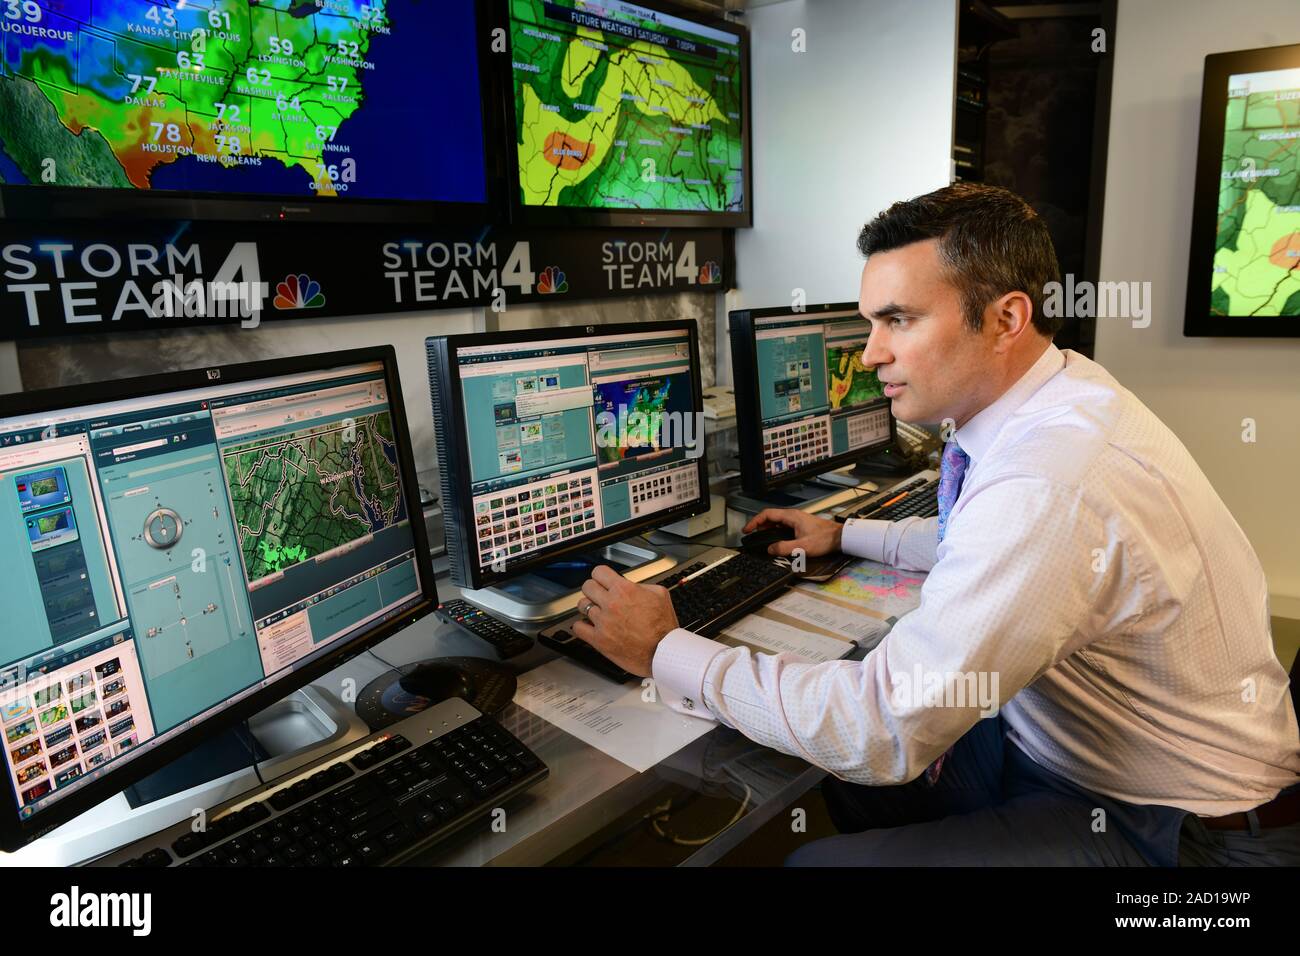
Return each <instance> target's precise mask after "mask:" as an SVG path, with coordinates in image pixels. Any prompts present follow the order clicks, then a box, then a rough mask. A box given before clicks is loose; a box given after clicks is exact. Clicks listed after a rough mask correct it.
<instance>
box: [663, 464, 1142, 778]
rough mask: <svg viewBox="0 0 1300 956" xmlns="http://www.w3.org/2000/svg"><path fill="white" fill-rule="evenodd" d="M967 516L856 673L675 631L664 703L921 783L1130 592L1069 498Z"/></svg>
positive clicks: (850, 666) (999, 495)
mask: <svg viewBox="0 0 1300 956" xmlns="http://www.w3.org/2000/svg"><path fill="white" fill-rule="evenodd" d="M961 505H962V507H961V510H960V512H959V513H957V514H955V516H954V518H953V520H952V522H951V524H950V525H949V527H948V534H947V536H946V537H945V539H944V542H943V545H942V546H941V550H942V554H941V555H940V557H941V560H939V561H938V562H937V563H936V564H935V566H934V570H933V571H932V572H931V573H930V576H929V578H928V579H927V581H926V582H925V585H924V587H923V589H922V594H923V600H922V603H921V606H920V607H919V608H918V609H917V610H915V611H913V612H912V613H910V614H908V615H906V616H905V617H903V618H902V619H901V620H900V621H899V622H898V623H897V624H896V625H895V626H894V628H893V630H892V631H891V632H890V633H889V634H888V635H887V636H886V637H885V639H884V640H883V641H881V643H880V644H879V645H878V646H877V647H876V648H875V649H874V650H873V651H872V652H871V653H869V654H868V655H867V657H866V658H865V659H864V660H863V661H860V662H850V661H831V662H827V663H823V664H813V663H810V662H807V661H804V660H801V659H800V658H798V657H796V656H795V655H791V654H775V655H774V654H755V653H753V652H751V651H750V650H749V649H748V648H722V647H719V645H717V644H716V643H714V642H713V641H708V640H705V639H704V638H701V637H699V636H697V635H694V634H691V633H689V632H687V631H684V630H681V629H677V630H674V631H673V632H671V633H670V634H669V635H668V637H666V638H665V639H664V640H663V641H662V642H660V644H659V646H658V648H657V649H656V652H655V656H654V660H653V674H654V677H655V681H656V686H657V689H658V692H659V694H660V695H661V697H662V698H663V700H664V701H665V702H666V703H668V704H669V705H670V706H672V707H673V708H674V709H676V710H679V711H681V712H684V713H694V714H698V715H700V716H713V717H716V718H717V719H718V720H720V721H721V722H722V723H724V724H726V725H728V726H730V727H734V728H736V729H738V730H740V731H741V732H743V733H744V734H745V735H746V736H748V737H750V738H752V739H753V740H756V741H758V742H759V743H763V744H766V745H768V746H770V747H774V748H775V749H778V750H782V751H785V752H786V753H791V754H795V755H796V756H800V757H802V758H804V759H805V760H808V761H809V762H810V763H813V764H815V765H817V766H819V767H822V768H824V769H826V770H828V771H830V772H831V773H833V774H835V775H836V776H838V777H840V778H842V779H845V780H849V781H852V782H855V783H864V784H896V783H903V782H906V781H908V780H911V779H913V778H915V777H916V776H917V775H919V774H920V773H921V771H922V770H924V769H925V767H926V766H928V765H929V764H930V763H931V762H932V761H933V760H934V759H935V758H936V757H938V756H939V755H940V754H941V753H943V752H944V751H945V750H946V749H947V748H948V747H949V746H951V745H952V744H953V743H954V742H955V741H956V740H957V739H958V738H959V737H961V735H962V734H964V733H965V732H966V731H967V730H968V729H969V728H970V727H971V726H973V725H974V723H975V721H976V720H978V719H979V718H980V717H981V716H991V713H992V712H994V708H996V707H999V706H1001V704H1003V703H1005V702H1006V701H1007V700H1009V699H1010V698H1011V697H1013V696H1015V694H1016V693H1017V692H1019V691H1020V689H1021V688H1023V687H1025V686H1027V685H1028V684H1030V683H1032V682H1033V681H1034V680H1035V679H1036V678H1037V677H1038V676H1039V675H1041V674H1042V673H1043V672H1044V671H1046V670H1047V669H1048V668H1050V667H1051V666H1053V665H1054V664H1056V663H1057V662H1058V661H1060V660H1062V659H1063V658H1065V657H1067V656H1068V655H1069V654H1072V653H1073V652H1074V651H1075V650H1077V649H1078V647H1080V646H1082V645H1083V644H1084V643H1086V641H1087V637H1086V635H1087V634H1088V633H1090V632H1091V628H1090V626H1089V625H1090V621H1089V612H1090V610H1091V609H1092V607H1093V606H1094V605H1095V604H1096V603H1097V599H1098V596H1099V595H1102V594H1105V593H1106V591H1107V589H1108V588H1114V587H1117V586H1122V585H1123V583H1124V582H1121V581H1118V580H1117V575H1118V573H1119V570H1118V569H1121V568H1123V567H1125V564H1124V562H1123V560H1122V557H1123V556H1122V554H1121V541H1120V537H1119V535H1118V534H1116V533H1114V531H1113V530H1111V531H1110V533H1109V534H1108V529H1107V527H1105V526H1104V525H1103V523H1102V521H1101V520H1100V519H1099V518H1098V516H1097V515H1096V514H1095V513H1094V512H1093V511H1092V510H1091V509H1090V508H1088V507H1087V506H1086V505H1085V504H1084V503H1083V501H1082V500H1081V498H1080V496H1079V494H1078V492H1077V491H1075V490H1072V489H1067V488H1063V487H1061V486H1058V485H1055V484H1052V483H1050V482H1047V481H1045V480H1042V479H1038V478H1030V477H1024V478H1010V479H1004V480H1002V481H999V482H996V483H993V484H990V485H985V486H983V487H982V488H980V489H979V490H978V491H977V492H976V493H975V494H973V495H972V496H971V497H970V499H969V500H965V501H962V502H961ZM1098 548H1100V549H1101V550H1102V551H1103V553H1104V558H1103V559H1101V560H1099V558H1098V556H1097V555H1096V554H1095V553H1094V549H1098ZM1096 568H1101V569H1102V570H1100V571H1098V570H1095V569H1096ZM936 695H937V699H936Z"/></svg>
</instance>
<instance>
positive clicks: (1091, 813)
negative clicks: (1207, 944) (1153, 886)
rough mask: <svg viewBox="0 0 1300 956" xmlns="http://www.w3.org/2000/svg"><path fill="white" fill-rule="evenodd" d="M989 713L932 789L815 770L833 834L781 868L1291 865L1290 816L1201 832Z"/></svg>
mask: <svg viewBox="0 0 1300 956" xmlns="http://www.w3.org/2000/svg"><path fill="white" fill-rule="evenodd" d="M1005 730H1006V725H1005V723H1004V722H1003V720H1002V718H1001V717H1000V716H998V717H990V718H988V719H985V720H981V721H979V722H978V723H977V724H976V725H975V726H974V727H973V728H971V730H970V731H968V732H967V733H966V735H965V736H964V737H962V738H961V740H959V741H958V742H957V744H956V746H955V747H954V748H953V753H952V756H950V757H949V758H948V759H947V760H946V761H945V762H944V765H943V772H942V773H941V774H940V776H939V780H938V782H937V783H936V784H935V785H934V786H933V787H932V786H930V785H929V784H928V783H926V781H925V778H924V776H922V777H919V778H917V779H916V780H914V781H912V782H911V783H907V784H902V785H900V786H893V787H864V786H858V785H856V784H849V783H844V782H843V781H841V780H837V779H835V778H827V780H826V781H825V782H824V783H823V785H822V795H823V796H824V798H825V800H826V805H827V807H828V808H829V810H830V814H831V819H832V821H833V822H834V823H835V826H836V828H837V829H838V830H840V832H841V835H840V836H835V837H829V838H827V839H824V840H818V841H816V842H814V843H810V844H808V845H807V846H805V847H802V848H800V849H799V850H797V851H796V852H795V853H793V854H792V855H791V856H790V858H789V859H788V860H787V861H786V863H787V865H788V866H1148V865H1155V866H1175V865H1178V864H1179V862H1180V861H1181V862H1182V863H1183V864H1184V865H1188V864H1192V865H1196V864H1211V865H1213V864H1219V865H1222V864H1228V863H1257V864H1291V865H1295V864H1296V863H1300V824H1297V825H1293V826H1289V827H1283V828H1276V829H1273V830H1262V831H1258V830H1257V831H1255V832H1253V833H1252V832H1247V831H1209V830H1207V829H1206V828H1205V826H1204V825H1202V824H1201V823H1200V822H1199V821H1198V820H1197V819H1196V817H1195V816H1194V815H1190V814H1188V813H1187V812H1186V811H1183V810H1177V809H1175V808H1173V807H1164V806H1154V805H1152V806H1135V805H1133V804H1127V803H1122V802H1120V801H1116V800H1112V799H1110V798H1108V797H1103V796H1100V795H1099V794H1095V793H1092V792H1091V791H1088V790H1084V789H1083V788H1082V787H1078V786H1076V785H1074V784H1073V783H1071V782H1070V781H1068V780H1066V779H1064V778H1063V777H1061V776H1060V775H1058V774H1055V773H1052V772H1051V771H1049V770H1047V769H1045V768H1043V767H1041V766H1039V765H1038V764H1036V763H1035V762H1034V761H1033V760H1032V759H1031V758H1030V757H1029V756H1027V755H1026V754H1025V753H1024V752H1023V751H1022V750H1021V749H1020V748H1019V747H1017V746H1016V745H1015V744H1014V743H1012V742H1011V741H1010V740H1008V739H1006V737H1005Z"/></svg>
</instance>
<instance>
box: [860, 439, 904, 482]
mask: <svg viewBox="0 0 1300 956" xmlns="http://www.w3.org/2000/svg"><path fill="white" fill-rule="evenodd" d="M916 470H917V468H916V466H915V465H914V464H912V463H911V462H909V461H908V460H907V456H906V455H904V454H903V453H902V452H901V451H900V450H899V449H898V447H897V446H894V445H891V446H890V447H888V448H882V449H880V451H878V452H874V453H873V454H870V455H864V456H863V457H862V458H860V459H858V463H857V465H855V466H854V468H853V470H852V471H850V472H849V474H850V475H852V476H853V477H855V478H858V479H862V478H906V477H907V476H908V475H911V474H913V473H914V472H916Z"/></svg>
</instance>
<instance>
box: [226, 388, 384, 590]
mask: <svg viewBox="0 0 1300 956" xmlns="http://www.w3.org/2000/svg"><path fill="white" fill-rule="evenodd" d="M222 462H223V465H224V468H225V473H226V483H227V485H228V486H229V488H230V500H231V503H232V506H233V514H234V518H235V526H236V528H237V529H238V535H239V548H240V551H241V553H242V554H243V559H244V570H245V573H246V575H247V578H248V581H249V582H250V583H252V582H255V581H259V580H261V579H263V578H266V577H269V576H271V575H274V574H278V573H280V572H282V571H284V570H285V569H286V568H289V567H292V566H293V565H296V564H300V563H302V562H303V561H309V560H311V559H313V558H316V557H318V556H320V555H322V554H325V553H327V552H330V551H334V550H335V549H338V548H341V547H343V546H344V545H347V544H349V543H351V542H353V541H356V540H357V539H359V538H362V537H365V536H367V535H374V534H376V533H378V532H380V531H382V530H384V529H385V528H391V527H393V526H394V525H396V524H398V523H400V522H402V521H404V520H405V519H406V506H405V503H404V501H403V498H402V494H401V483H400V480H399V472H398V463H397V446H396V444H395V443H394V441H393V426H392V421H391V420H390V418H389V413H388V412H377V413H375V414H371V415H365V416H360V417H357V418H355V419H351V420H346V421H341V422H335V423H333V424H330V425H321V426H316V427H313V428H307V429H304V430H301V431H297V432H291V433H289V434H285V435H277V436H275V437H274V438H263V439H257V440H255V441H250V442H247V443H244V444H238V445H231V446H230V447H228V448H226V449H224V450H223V451H222Z"/></svg>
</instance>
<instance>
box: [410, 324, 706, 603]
mask: <svg viewBox="0 0 1300 956" xmlns="http://www.w3.org/2000/svg"><path fill="white" fill-rule="evenodd" d="M683 330H684V331H686V332H687V333H688V335H689V347H690V352H691V361H690V363H689V364H690V371H691V388H692V391H693V396H692V398H693V402H692V406H693V408H694V409H695V410H696V411H697V412H699V415H700V417H699V419H698V421H699V422H700V424H701V434H700V435H699V440H700V442H701V446H702V447H701V453H700V456H699V457H698V458H697V459H696V460H695V461H696V469H697V472H698V473H697V476H696V477H697V480H698V484H699V496H698V497H697V498H696V499H695V500H694V501H691V502H686V503H684V504H680V505H675V506H674V507H672V508H668V509H665V510H663V511H656V512H654V513H653V514H649V515H646V516H645V517H642V518H636V519H633V520H631V521H625V522H622V523H620V524H618V525H616V526H613V527H605V528H601V529H600V530H599V531H596V532H592V533H591V534H589V535H584V536H582V537H577V538H571V539H569V543H568V544H564V543H560V544H558V545H556V546H554V547H547V548H545V549H541V550H540V551H539V552H538V553H536V554H535V555H534V556H533V557H530V558H528V559H525V560H521V561H518V562H514V563H511V564H510V565H509V567H508V568H507V570H505V571H503V572H498V571H492V570H491V569H488V570H487V571H484V569H483V568H482V567H480V564H479V560H478V551H477V548H476V547H475V546H474V545H475V542H477V540H478V539H477V537H476V536H475V530H474V529H475V524H474V497H473V491H472V484H473V482H472V481H471V480H470V478H469V470H468V469H469V461H470V458H469V435H468V433H467V430H466V428H465V423H466V419H465V405H464V392H463V390H462V389H461V386H460V381H461V378H460V366H459V363H458V362H457V361H456V350H457V349H458V348H461V347H464V346H483V345H515V344H520V345H528V344H529V343H532V342H541V341H548V340H551V339H573V340H575V341H581V340H582V339H585V338H589V337H592V336H603V335H625V334H629V333H632V334H635V333H644V332H646V331H665V332H667V331H683ZM430 338H431V339H441V340H443V341H444V342H445V346H444V348H445V349H446V362H447V370H448V375H447V379H448V380H447V387H446V393H445V394H446V399H447V401H449V402H450V404H451V413H452V416H451V424H452V425H453V427H450V428H449V427H447V426H448V424H449V423H448V422H447V420H446V416H445V415H444V418H443V421H440V422H438V423H437V426H438V427H437V433H438V434H437V440H438V441H439V442H443V441H445V440H446V436H447V435H448V433H451V438H452V444H450V445H448V446H444V448H445V451H446V452H447V453H448V455H447V459H446V460H447V462H448V466H449V467H450V468H452V469H453V470H457V471H459V470H461V469H463V470H464V471H463V473H464V474H465V476H466V477H465V480H464V481H461V482H459V483H458V484H459V488H458V489H457V491H458V494H456V495H455V498H456V500H455V502H454V507H455V508H456V516H455V518H454V520H456V521H459V522H460V530H461V532H462V534H461V538H462V541H461V545H460V548H461V551H462V553H461V555H460V556H459V560H460V562H461V563H463V565H464V569H465V571H467V572H468V573H467V574H466V578H467V580H466V581H465V582H463V583H462V582H458V583H462V584H463V586H465V587H470V588H473V589H474V590H479V589H481V588H485V587H490V586H492V585H494V584H498V583H501V582H504V581H509V580H511V579H512V578H517V577H519V576H520V575H523V574H526V573H528V572H529V571H531V570H533V569H534V568H539V567H543V566H545V565H547V564H550V563H552V562H554V561H557V560H559V559H561V558H563V557H565V556H566V555H572V554H577V553H580V552H583V551H591V550H594V549H596V548H598V547H600V546H601V545H603V544H608V543H611V542H614V541H621V540H624V539H626V538H629V537H633V536H635V535H637V534H638V533H640V532H642V531H644V530H646V529H647V528H653V527H658V526H660V525H665V524H671V523H673V522H674V521H679V520H681V519H683V518H689V517H692V516H694V515H698V514H703V513H704V512H706V511H708V510H709V465H708V461H709V456H708V451H707V449H706V448H705V447H704V435H703V433H702V428H703V421H704V418H703V409H704V395H703V387H702V386H701V384H700V368H701V365H702V364H703V362H702V357H701V355H700V347H699V328H698V326H697V325H696V324H695V322H694V321H693V320H691V319H674V320H670V321H666V322H636V323H633V322H620V323H614V324H609V325H587V326H564V327H559V328H541V329H528V330H520V331H516V332H479V333H466V334H462V335H447V336H430ZM430 387H431V388H432V387H433V384H432V383H430ZM597 486H599V477H598V478H597ZM597 491H598V492H599V487H597ZM448 504H451V503H450V502H448ZM448 516H449V511H448V510H447V509H444V520H447V517H448ZM454 564H455V562H453V566H454Z"/></svg>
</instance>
